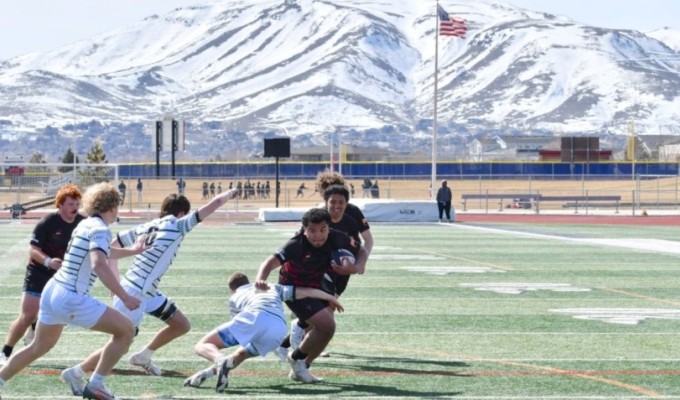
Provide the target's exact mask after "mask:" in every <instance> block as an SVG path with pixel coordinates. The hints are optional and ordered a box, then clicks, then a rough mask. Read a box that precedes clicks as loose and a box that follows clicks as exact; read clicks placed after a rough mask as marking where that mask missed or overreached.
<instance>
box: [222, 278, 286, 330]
mask: <svg viewBox="0 0 680 400" xmlns="http://www.w3.org/2000/svg"><path fill="white" fill-rule="evenodd" d="M290 300H295V286H286V285H278V284H277V285H269V290H267V291H262V290H257V289H256V288H255V285H254V284H252V283H249V284H247V285H243V286H241V287H239V288H238V289H236V292H234V294H232V295H231V296H230V297H229V313H230V314H231V317H232V318H234V317H235V316H236V314H238V313H240V312H241V311H249V312H266V313H269V314H273V315H275V316H277V317H279V318H281V319H282V320H283V321H284V322H285V321H286V317H285V315H284V313H283V302H284V301H290Z"/></svg>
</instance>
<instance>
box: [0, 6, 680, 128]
mask: <svg viewBox="0 0 680 400" xmlns="http://www.w3.org/2000/svg"><path fill="white" fill-rule="evenodd" d="M443 6H444V7H445V8H446V10H447V11H448V12H449V14H450V15H455V16H457V17H461V18H464V19H466V20H467V21H468V23H469V25H470V30H469V31H468V34H467V35H466V37H465V38H464V39H458V38H445V37H440V38H438V41H439V49H438V54H439V72H438V76H439V79H438V84H439V89H438V91H437V98H438V105H439V107H438V113H439V122H440V126H441V129H443V130H444V131H445V132H452V133H455V134H461V135H464V134H468V133H469V131H470V130H471V129H474V130H476V131H480V130H484V129H486V130H489V129H503V127H506V128H512V129H516V130H519V131H524V132H532V131H542V132H545V131H548V132H554V133H574V134H579V133H593V132H599V133H602V132H604V133H614V134H626V133H627V131H626V129H625V127H626V126H627V124H628V121H630V120H635V121H637V122H638V126H640V127H641V128H645V127H651V128H654V129H656V128H658V126H659V125H669V126H670V125H678V124H679V123H680V112H679V111H676V110H680V107H679V106H680V73H679V72H678V71H680V58H679V57H680V55H679V53H678V51H677V50H674V49H673V48H672V47H671V46H670V45H668V44H665V43H667V42H668V41H669V40H670V39H669V38H668V37H672V34H670V35H666V36H664V38H665V39H664V40H665V41H664V42H661V41H659V40H657V39H655V38H654V37H652V36H647V35H645V34H643V33H641V32H636V31H632V30H612V29H605V28H598V27H591V26H587V25H583V24H579V23H576V22H574V21H571V20H570V19H569V18H567V17H565V16H559V15H551V14H544V13H539V12H534V11H531V10H524V9H521V8H517V7H514V6H511V5H509V4H507V3H503V2H494V1H472V0H458V1H451V2H449V3H447V4H443ZM435 24H436V22H435V17H434V9H433V7H426V6H425V5H423V4H422V3H420V2H418V3H415V4H412V2H410V1H406V0H400V1H386V0H373V1H361V0H348V1H345V2H343V3H342V4H341V5H339V4H334V3H333V2H330V1H324V0H284V1H281V0H254V1H233V2H229V3H228V4H226V3H224V2H221V1H213V2H202V3H200V4H197V5H194V6H189V7H182V8H177V9H175V10H173V11H170V12H168V13H166V14H156V15H152V16H149V17H147V18H145V19H143V20H142V21H140V22H138V23H136V24H133V25H130V26H127V27H123V28H121V29H118V30H115V31H112V32H108V33H104V34H101V35H98V36H95V37H93V38H91V39H87V40H83V41H79V42H76V43H74V44H71V45H69V46H65V47H62V48H59V49H55V50H53V51H50V52H45V53H34V54H28V55H23V56H19V57H15V58H12V59H10V60H6V61H4V62H1V63H0V91H2V93H4V94H5V96H3V98H2V99H0V120H4V121H9V124H5V125H3V127H4V128H0V129H4V130H8V129H9V130H12V129H14V130H16V131H30V130H32V129H39V128H40V127H44V126H48V125H50V126H56V127H62V126H64V125H66V124H73V123H82V122H83V121H90V120H96V121H101V122H102V123H114V122H122V123H142V124H150V123H151V122H152V121H154V120H155V119H159V118H160V116H162V115H163V114H166V113H172V114H173V115H175V116H176V117H178V118H185V119H187V120H189V121H192V122H193V123H194V124H195V125H196V126H198V125H200V124H201V123H202V122H208V121H221V123H222V127H221V129H222V130H224V131H227V132H228V131H242V132H255V131H261V130H262V129H263V127H264V126H272V125H274V126H279V127H281V128H282V129H284V130H285V131H286V132H287V133H289V134H290V135H292V136H301V135H309V136H314V135H320V134H323V135H328V134H330V133H333V132H336V131H338V130H339V129H345V130H347V129H355V130H366V129H377V128H381V127H385V126H395V127H400V128H399V129H400V130H405V131H409V132H411V133H416V134H417V133H418V132H419V131H423V129H424V130H425V131H427V127H428V126H429V125H428V124H429V123H428V121H431V119H432V116H433V113H434V110H433V99H434V97H433V96H434V90H433V84H434V53H435V48H434V47H435V46H434V43H435ZM666 33H668V32H666ZM650 35H652V34H651V33H650ZM657 36H658V35H657ZM430 123H431V122H430ZM461 127H463V128H461ZM499 127H500V128H499Z"/></svg>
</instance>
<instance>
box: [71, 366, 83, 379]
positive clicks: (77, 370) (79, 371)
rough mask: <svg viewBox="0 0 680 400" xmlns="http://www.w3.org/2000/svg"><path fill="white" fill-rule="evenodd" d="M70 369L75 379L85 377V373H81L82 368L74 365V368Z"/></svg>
mask: <svg viewBox="0 0 680 400" xmlns="http://www.w3.org/2000/svg"><path fill="white" fill-rule="evenodd" d="M71 369H72V370H73V372H75V374H76V376H77V377H80V378H82V377H84V376H85V371H83V367H82V366H81V365H80V364H78V365H76V366H75V367H72V368H71Z"/></svg>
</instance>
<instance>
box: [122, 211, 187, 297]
mask: <svg viewBox="0 0 680 400" xmlns="http://www.w3.org/2000/svg"><path fill="white" fill-rule="evenodd" d="M198 223H199V220H198V211H194V212H192V213H189V214H187V215H185V216H184V217H182V218H177V217H175V216H174V215H166V216H165V217H163V218H156V219H154V220H153V221H150V222H147V223H145V224H141V225H138V226H136V227H134V228H132V229H129V230H127V231H122V232H119V233H118V237H117V238H118V243H120V245H121V246H122V247H130V246H132V245H133V244H134V243H135V241H136V240H137V237H138V236H140V235H148V237H147V239H146V241H147V244H149V245H151V247H149V248H148V249H146V250H144V252H143V253H141V254H137V255H136V256H135V257H134V258H133V259H132V265H131V266H130V268H129V269H128V270H127V272H126V273H125V280H126V282H124V283H128V284H129V285H132V286H133V287H135V288H137V289H138V290H139V291H140V293H142V295H143V296H144V297H147V298H150V297H153V296H155V295H156V292H157V290H158V286H159V285H160V283H161V278H162V277H163V275H164V274H165V272H166V271H167V270H168V268H170V265H172V261H173V260H174V259H175V256H176V255H177V251H178V250H179V246H180V244H181V243H182V240H184V236H186V234H187V233H189V232H190V231H191V230H192V229H193V228H194V227H195V226H196V225H197V224H198Z"/></svg>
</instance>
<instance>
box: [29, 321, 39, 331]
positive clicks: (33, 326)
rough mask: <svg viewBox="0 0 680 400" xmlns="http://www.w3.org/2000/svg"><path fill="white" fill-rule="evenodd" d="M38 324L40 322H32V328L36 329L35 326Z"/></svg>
mask: <svg viewBox="0 0 680 400" xmlns="http://www.w3.org/2000/svg"><path fill="white" fill-rule="evenodd" d="M37 324H38V323H37V322H34V323H32V324H31V328H33V330H35V326H36V325H37Z"/></svg>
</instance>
